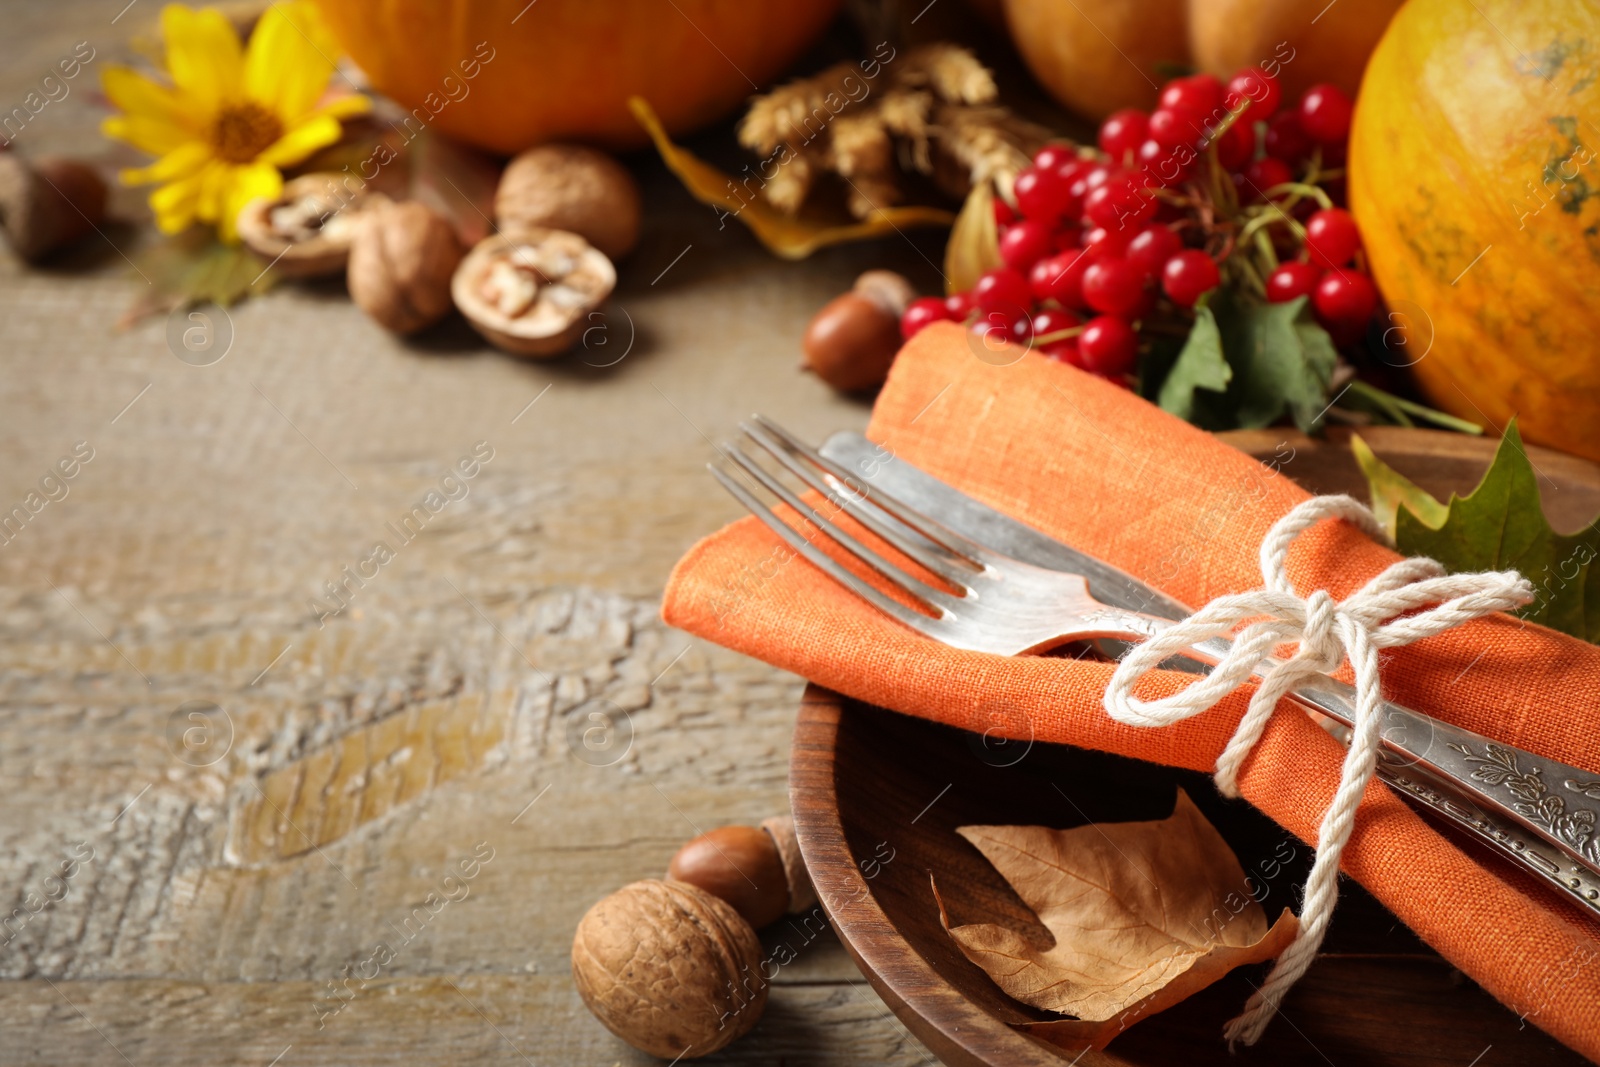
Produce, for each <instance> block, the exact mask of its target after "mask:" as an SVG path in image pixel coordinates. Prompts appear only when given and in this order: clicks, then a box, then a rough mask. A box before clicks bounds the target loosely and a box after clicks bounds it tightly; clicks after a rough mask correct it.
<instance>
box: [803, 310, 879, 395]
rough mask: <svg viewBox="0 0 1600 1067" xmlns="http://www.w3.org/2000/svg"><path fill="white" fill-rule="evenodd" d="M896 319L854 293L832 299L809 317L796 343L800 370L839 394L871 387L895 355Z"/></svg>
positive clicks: (877, 382) (876, 383) (865, 390)
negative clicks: (803, 333) (826, 384)
mask: <svg viewBox="0 0 1600 1067" xmlns="http://www.w3.org/2000/svg"><path fill="white" fill-rule="evenodd" d="M900 340H901V339H900V320H899V318H898V316H895V315H892V314H890V313H889V312H888V311H887V310H885V309H884V307H883V305H882V304H880V303H878V302H877V301H876V300H873V299H871V298H869V297H866V296H863V295H861V294H860V293H858V292H854V291H852V292H848V293H845V294H844V295H843V296H836V297H834V298H833V299H832V300H830V301H828V303H826V304H824V305H823V307H822V310H821V311H819V312H817V313H816V315H815V316H814V317H813V318H812V320H811V324H810V325H809V326H807V327H806V332H805V336H804V337H803V338H802V339H801V341H800V347H801V350H802V351H803V352H804V353H805V359H804V360H803V362H802V363H801V366H803V367H805V368H806V369H807V370H809V371H811V372H812V373H814V374H816V376H817V377H819V378H821V379H822V380H823V381H825V382H827V383H828V384H829V385H831V386H833V387H834V388H835V389H837V390H839V391H840V392H842V393H864V392H867V391H869V390H872V389H876V388H877V387H878V386H880V385H882V384H883V380H884V379H885V378H887V377H888V376H889V365H890V364H891V363H893V362H894V357H895V354H896V353H898V352H899V351H900Z"/></svg>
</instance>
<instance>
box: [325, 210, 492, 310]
mask: <svg viewBox="0 0 1600 1067" xmlns="http://www.w3.org/2000/svg"><path fill="white" fill-rule="evenodd" d="M374 199H376V198H374ZM462 254H463V252H462V248H461V242H460V241H459V240H457V239H456V232H455V229H454V228H453V227H452V226H451V225H450V223H449V222H447V221H445V219H444V217H443V216H441V215H439V214H438V213H436V212H434V211H433V210H432V209H430V208H428V207H426V206H424V205H422V204H419V203H417V202H416V201H405V202H403V203H395V202H393V201H387V200H379V201H378V202H376V203H373V204H371V205H370V206H367V207H364V208H363V209H362V212H361V217H360V221H359V224H358V225H357V226H356V230H355V234H354V236H353V238H352V239H351V242H350V264H349V267H348V268H347V271H346V275H345V279H346V281H347V283H348V284H349V287H350V296H351V298H352V299H353V300H355V302H356V304H357V305H358V306H359V307H360V308H361V310H362V311H365V312H366V313H367V314H368V315H371V316H372V317H373V318H374V319H376V320H377V322H378V324H379V325H380V326H382V327H383V328H384V329H387V330H392V331H394V332H395V333H414V332H416V331H417V330H420V329H422V328H423V327H424V326H428V325H431V324H433V323H435V322H437V321H439V320H440V319H441V318H443V317H444V315H445V313H446V312H448V311H449V310H450V306H451V305H450V278H451V275H453V274H454V273H455V269H456V265H457V264H459V263H460V262H461V257H462Z"/></svg>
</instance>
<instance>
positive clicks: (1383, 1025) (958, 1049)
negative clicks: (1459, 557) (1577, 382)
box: [790, 430, 1600, 1067]
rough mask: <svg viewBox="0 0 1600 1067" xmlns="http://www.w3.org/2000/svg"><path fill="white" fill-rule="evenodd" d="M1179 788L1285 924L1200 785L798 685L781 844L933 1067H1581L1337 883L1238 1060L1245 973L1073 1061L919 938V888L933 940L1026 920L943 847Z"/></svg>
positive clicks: (1242, 817) (1461, 457)
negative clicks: (971, 827) (1335, 907)
mask: <svg viewBox="0 0 1600 1067" xmlns="http://www.w3.org/2000/svg"><path fill="white" fill-rule="evenodd" d="M1228 436H1229V439H1230V440H1231V441H1232V442H1233V443H1235V444H1236V445H1238V446H1239V447H1241V448H1243V449H1244V450H1245V451H1248V452H1251V453H1252V454H1255V455H1272V454H1274V453H1275V452H1279V453H1280V454H1281V452H1280V445H1281V444H1282V443H1283V442H1285V441H1287V442H1288V443H1289V444H1290V445H1291V446H1292V447H1293V448H1294V449H1295V458H1294V459H1293V460H1292V461H1291V462H1289V463H1288V464H1287V465H1286V466H1285V467H1284V470H1285V471H1286V473H1288V474H1290V475H1291V476H1293V477H1295V478H1296V480H1297V481H1300V482H1301V484H1303V485H1305V486H1306V487H1307V488H1308V489H1312V490H1314V491H1317V492H1351V493H1352V494H1353V495H1356V496H1357V497H1358V498H1363V499H1364V498H1365V496H1366V492H1365V485H1364V483H1363V482H1362V480H1361V476H1360V473H1359V471H1357V469H1356V467H1355V465H1354V462H1353V461H1352V460H1351V459H1350V458H1349V457H1350V453H1349V450H1348V447H1347V443H1346V440H1345V439H1344V437H1343V436H1341V435H1335V436H1334V437H1332V438H1331V439H1330V440H1328V441H1312V440H1309V439H1306V438H1304V437H1300V436H1299V435H1293V434H1289V435H1285V434H1283V433H1281V432H1279V431H1260V432H1252V433H1247V434H1237V435H1228ZM1364 436H1365V437H1366V438H1367V440H1368V442H1369V443H1370V444H1371V445H1372V446H1373V449H1374V451H1376V452H1377V453H1378V454H1379V455H1380V456H1382V457H1383V458H1385V459H1386V460H1387V461H1389V462H1390V463H1391V464H1392V465H1394V466H1395V467H1396V468H1397V469H1399V470H1400V471H1401V472H1402V473H1404V474H1406V475H1407V476H1409V477H1411V478H1413V479H1414V480H1416V481H1417V482H1418V483H1420V484H1421V485H1423V486H1424V487H1425V488H1427V489H1429V490H1430V491H1433V492H1435V493H1440V494H1442V493H1447V492H1449V491H1451V490H1457V491H1461V492H1465V491H1467V490H1469V489H1470V488H1471V487H1472V485H1473V484H1474V483H1475V482H1476V480H1477V478H1478V477H1479V476H1480V475H1481V474H1482V471H1483V469H1484V467H1485V466H1486V464H1487V463H1488V460H1489V458H1490V456H1491V455H1492V454H1493V451H1494V443H1493V442H1492V441H1481V440H1475V439H1471V438H1465V437H1461V436H1457V435H1450V434H1442V433H1430V432H1426V431H1397V430H1377V431H1372V432H1368V433H1365V434H1364ZM1530 457H1531V459H1532V460H1533V462H1534V464H1535V465H1536V466H1537V467H1538V468H1539V469H1540V470H1541V472H1543V474H1545V475H1546V476H1547V478H1548V479H1549V481H1548V483H1547V484H1546V485H1545V486H1544V493H1545V500H1546V506H1547V509H1548V511H1549V512H1550V515H1551V519H1552V522H1554V523H1555V525H1556V527H1557V528H1558V529H1572V528H1576V527H1577V526H1578V525H1580V524H1581V523H1582V522H1583V521H1585V520H1586V519H1588V518H1590V517H1592V516H1593V515H1594V514H1595V513H1596V512H1600V468H1597V467H1596V466H1595V465H1594V464H1591V463H1588V462H1586V461H1582V460H1577V459H1573V458H1571V457H1567V456H1561V455H1557V454H1555V453H1551V452H1546V451H1543V450H1540V449H1530ZM1180 786H1181V787H1182V788H1184V789H1185V790H1187V791H1188V793H1189V795H1190V796H1191V797H1192V798H1193V799H1194V800H1195V802H1196V803H1197V804H1198V805H1199V806H1200V808H1201V810H1203V811H1204V812H1205V814H1206V817H1207V818H1209V819H1210V820H1211V821H1212V822H1213V823H1214V824H1215V825H1216V826H1217V828H1218V829H1219V830H1220V831H1221V832H1222V834H1223V836H1224V837H1226V838H1227V840H1228V843H1229V844H1230V845H1231V846H1232V847H1233V849H1234V851H1235V852H1236V854H1237V855H1238V857H1239V860H1240V862H1241V864H1242V865H1243V866H1244V868H1245V870H1246V871H1247V872H1250V873H1252V874H1253V875H1256V876H1257V879H1258V885H1259V886H1261V887H1262V888H1261V889H1260V890H1258V891H1260V892H1262V893H1263V894H1264V895H1263V898H1262V902H1263V905H1264V907H1265V908H1266V909H1267V911H1268V913H1269V914H1274V915H1275V914H1276V913H1277V912H1278V911H1279V910H1280V909H1281V908H1282V907H1284V906H1285V904H1289V903H1293V904H1295V905H1296V906H1298V900H1297V898H1296V893H1297V890H1298V887H1299V886H1300V885H1301V884H1302V883H1303V880H1304V877H1305V874H1306V871H1307V870H1308V869H1309V865H1310V850H1309V849H1308V848H1306V847H1305V846H1304V845H1303V844H1301V843H1300V842H1298V841H1295V840H1293V839H1292V838H1290V837H1288V836H1287V835H1286V834H1285V833H1284V831H1282V830H1281V829H1279V828H1278V827H1277V826H1276V825H1275V824H1273V823H1272V822H1271V821H1270V820H1268V819H1267V818H1265V817H1264V816H1262V815H1260V814H1259V813H1258V812H1256V811H1255V810H1254V809H1253V808H1250V807H1249V806H1248V805H1245V804H1243V803H1241V802H1229V801H1225V800H1223V799H1222V798H1221V797H1220V796H1219V795H1218V794H1217V793H1216V790H1215V788H1214V787H1213V786H1212V785H1211V782H1210V779H1209V778H1208V777H1207V776H1205V775H1201V774H1195V773H1191V772H1184V771H1176V770H1173V769H1171V768H1166V767H1161V766H1157V765H1155V764H1149V763H1143V762H1140V761H1136V760H1129V759H1124V758H1121V757H1117V756H1110V755H1104V754H1100V753H1094V752H1087V751H1083V750H1079V749H1074V748H1069V747H1067V746H1061V745H1047V744H1034V745H1026V744H1023V743H1021V742H1009V743H997V742H995V741H993V740H989V741H986V740H985V739H984V738H982V737H980V736H978V735H976V734H970V733H966V732H964V731H959V730H954V729H951V728H949V727H944V726H940V725H938V724H935V723H930V722H927V721H925V720H921V719H917V718H913V717H910V716H905V715H899V714H896V713H894V712H890V711H885V710H882V709H879V708H873V707H870V706H867V705H863V704H858V703H855V702H853V701H849V700H846V699H844V698H841V697H839V696H837V695H836V694H833V693H829V692H827V691H825V690H822V689H819V688H817V687H815V686H813V687H811V688H810V689H809V690H807V693H806V696H805V700H804V702H803V704H802V707H801V709H800V716H799V721H798V724H797V725H796V728H795V736H794V748H793V754H792V756H791V763H790V798H791V802H792V804H793V808H794V817H795V824H796V827H797V830H798V833H799V838H800V847H801V850H802V852H803V853H804V855H805V860H806V865H807V867H808V868H809V870H810V871H811V875H812V878H813V880H814V881H815V882H816V883H817V887H818V890H819V894H820V896H821V898H822V902H823V905H824V906H825V907H826V909H827V910H828V912H829V914H830V916H831V917H832V919H833V923H834V927H835V929H836V930H837V932H838V934H839V937H840V939H841V940H842V941H843V942H844V944H845V946H846V948H847V949H848V950H849V951H850V953H851V955H852V956H853V957H854V958H855V960H856V963H857V964H858V965H859V966H860V968H861V970H862V973H864V974H865V975H866V976H867V978H868V979H869V980H870V981H871V983H872V985H873V987H874V988H875V989H876V990H877V991H878V994H879V995H880V996H881V997H883V999H884V1001H885V1002H887V1003H888V1004H889V1006H890V1007H891V1008H893V1009H894V1011H895V1013H896V1014H897V1015H898V1016H899V1017H900V1019H901V1020H902V1021H903V1022H904V1023H905V1024H906V1026H907V1027H908V1028H909V1029H910V1030H911V1031H912V1032H913V1033H915V1034H916V1035H917V1037H918V1038H920V1039H921V1040H922V1042H923V1043H924V1044H926V1045H927V1046H928V1047H929V1048H930V1049H932V1050H933V1051H934V1053H936V1054H937V1055H938V1056H939V1057H940V1058H941V1059H942V1060H944V1062H945V1063H947V1064H951V1065H960V1067H969V1065H978V1064H984V1065H1002V1064H1003V1065H1005V1067H1032V1065H1039V1067H1060V1065H1061V1064H1063V1063H1069V1062H1076V1063H1078V1064H1081V1065H1083V1067H1113V1065H1118V1067H1120V1065H1156V1064H1162V1065H1168V1064H1183V1065H1188V1064H1196V1065H1203V1064H1212V1063H1215V1064H1273V1065H1285V1067H1292V1065H1300V1064H1305V1065H1316V1067H1327V1065H1329V1064H1335V1065H1340V1067H1343V1065H1345V1064H1386V1065H1395V1067H1400V1065H1406V1067H1412V1065H1415V1067H1424V1065H1426V1067H1467V1065H1469V1064H1475V1063H1479V1062H1480V1059H1479V1058H1480V1057H1484V1056H1485V1053H1486V1052H1488V1056H1487V1057H1486V1058H1485V1059H1483V1060H1482V1061H1481V1062H1483V1063H1485V1064H1500V1063H1514V1064H1518V1065H1526V1067H1534V1065H1544V1064H1578V1063H1583V1062H1585V1061H1584V1060H1583V1059H1582V1058H1581V1057H1579V1056H1578V1055H1576V1054H1575V1053H1573V1052H1571V1051H1570V1050H1567V1049H1565V1048H1563V1047H1562V1046H1561V1045H1559V1044H1558V1043H1557V1042H1555V1041H1554V1040H1553V1039H1551V1038H1549V1037H1548V1036H1546V1035H1545V1034H1543V1033H1542V1032H1540V1031H1539V1030H1538V1029H1536V1028H1535V1027H1534V1026H1533V1025H1529V1024H1528V1023H1525V1022H1524V1021H1522V1020H1519V1019H1518V1018H1517V1016H1516V1015H1514V1014H1513V1013H1511V1012H1510V1011H1508V1010H1507V1009H1505V1008H1504V1007H1502V1006H1500V1005H1499V1004H1498V1003H1497V1002H1496V1001H1494V1000H1493V999H1492V998H1491V997H1489V996H1488V994H1486V993H1484V992H1483V991H1482V990H1481V989H1479V988H1478V987H1477V986H1476V985H1474V984H1473V983H1472V982H1471V981H1470V980H1468V979H1466V978H1465V977H1464V976H1463V975H1461V974H1460V972H1458V971H1456V970H1455V969H1454V968H1452V967H1451V966H1450V965H1449V964H1448V963H1446V962H1445V961H1444V960H1443V959H1441V958H1440V957H1439V956H1438V955H1437V954H1436V953H1434V952H1433V951H1432V950H1430V949H1428V948H1427V946H1425V945H1424V944H1422V943H1421V942H1420V941H1419V940H1418V939H1417V938H1416V937H1415V936H1414V935H1412V934H1411V933H1410V931H1409V930H1407V929H1406V928H1405V927H1404V926H1402V925H1401V924H1400V923H1399V921H1398V920H1396V919H1395V918H1394V916H1393V915H1391V914H1390V913H1389V912H1388V911H1387V910H1386V909H1384V908H1383V907H1382V905H1380V904H1378V903H1377V901H1376V900H1374V899H1373V898H1372V897H1371V896H1370V895H1368V894H1367V893H1366V892H1365V891H1363V890H1362V889H1361V888H1360V887H1359V886H1358V885H1356V884H1355V883H1354V882H1352V881H1349V880H1346V881H1345V882H1344V883H1343V887H1342V894H1341V898H1340V904H1339V911H1338V913H1337V915H1336V917H1335V920H1334V923H1333V926H1332V928H1331V930H1330V933H1329V936H1328V938H1327V940H1326V941H1325V942H1324V945H1323V955H1322V956H1321V957H1320V958H1319V959H1318V961H1317V963H1316V965H1315V966H1313V967H1312V969H1311V971H1310V972H1309V973H1308V974H1307V975H1306V976H1305V978H1303V979H1302V980H1301V982H1300V983H1299V985H1298V986H1296V988H1295V989H1294V991H1293V992H1292V993H1291V995H1290V997H1289V998H1288V1000H1287V1002H1286V1003H1285V1005H1284V1010H1283V1013H1282V1016H1281V1017H1280V1018H1279V1019H1278V1020H1277V1021H1275V1022H1274V1024H1273V1025H1272V1027H1271V1028H1270V1029H1269V1030H1268V1032H1267V1035H1266V1037H1265V1038H1263V1040H1262V1041H1261V1043H1260V1044H1258V1045H1256V1046H1255V1047H1254V1048H1251V1049H1242V1050H1241V1051H1240V1053H1239V1054H1238V1055H1237V1056H1230V1055H1229V1053H1228V1051H1227V1049H1226V1047H1225V1045H1224V1044H1223V1042H1222V1040H1221V1031H1222V1025H1223V1023H1224V1022H1225V1021H1226V1020H1227V1019H1229V1018H1231V1017H1232V1015H1233V1014H1235V1013H1236V1012H1237V1011H1238V1009H1239V1008H1240V1007H1241V1006H1243V1004H1244V1002H1245V1000H1246V999H1247V998H1248V996H1249V994H1250V991H1251V984H1250V983H1253V982H1259V981H1260V979H1261V976H1262V975H1263V974H1264V973H1265V966H1259V967H1253V968H1244V969H1241V970H1239V971H1236V972H1234V973H1233V974H1231V975H1229V976H1228V977H1227V978H1225V979H1223V980H1222V981H1220V982H1218V983H1216V984H1215V985H1213V986H1211V987H1210V988H1209V989H1206V990H1204V991H1203V992H1201V993H1200V994H1198V995H1196V996H1194V997H1192V998H1190V999H1189V1000H1187V1001H1185V1002H1183V1003H1182V1004H1179V1005H1177V1006H1176V1007H1174V1008H1171V1009H1169V1010H1167V1011H1166V1012H1163V1013H1161V1014H1159V1015H1156V1016H1154V1017H1152V1018H1150V1019H1147V1020H1144V1021H1142V1022H1140V1023H1139V1024H1138V1025H1136V1026H1133V1027H1132V1028H1130V1029H1129V1030H1128V1031H1127V1032H1126V1033H1124V1034H1121V1035H1119V1036H1118V1037H1117V1039H1116V1040H1115V1042H1113V1044H1112V1045H1111V1047H1110V1048H1109V1049H1107V1050H1105V1051H1103V1052H1092V1051H1091V1052H1087V1053H1084V1054H1082V1055H1081V1057H1079V1058H1078V1059H1076V1060H1074V1059H1073V1055H1074V1054H1063V1053H1062V1052H1061V1051H1060V1050H1058V1049H1056V1048H1054V1047H1053V1046H1050V1045H1048V1044H1046V1043H1044V1042H1042V1041H1039V1040H1036V1039H1034V1038H1031V1037H1028V1036H1027V1035H1025V1034H1023V1033H1021V1032H1019V1031H1018V1030H1016V1029H1014V1028H1013V1026H1012V1025H1011V1024H1013V1023H1017V1022H1023V1021H1026V1020H1030V1019H1042V1018H1047V1017H1048V1016H1047V1015H1046V1013H1043V1012H1038V1011H1035V1010H1034V1009H1031V1008H1028V1007H1026V1006H1025V1005H1022V1004H1019V1003H1018V1002H1016V1001H1013V1000H1011V999H1010V998H1009V997H1007V996H1006V995H1005V994H1004V993H1002V992H1001V991H1000V990H999V988H998V987H997V986H995V985H994V983H993V982H991V981H990V980H989V978H988V976H987V975H985V974H984V973H983V972H982V971H981V970H979V969H978V968H977V967H976V966H975V965H974V964H972V963H971V962H969V961H968V960H967V959H966V957H965V956H963V955H962V954H961V952H960V951H959V950H958V949H957V948H956V946H955V945H954V943H953V942H952V941H951V940H950V938H949V936H948V935H947V934H946V933H945V932H944V930H943V929H942V928H941V926H940V924H939V916H938V911H937V909H936V907H935V905H934V901H933V893H932V890H931V888H930V885H929V876H930V872H931V873H934V874H937V876H938V883H939V890H940V892H941V894H942V895H943V897H944V899H945V903H946V905H947V906H948V907H949V909H950V917H951V921H952V923H955V924H960V923H964V922H974V921H985V920H987V921H994V917H995V916H1003V917H1007V918H1009V919H1010V920H1011V921H1013V922H1015V923H1019V924H1033V923H1034V922H1035V920H1034V918H1033V916H1032V913H1031V912H1030V911H1029V910H1028V909H1027V907H1026V906H1024V905H1023V904H1022V902H1021V901H1020V900H1019V899H1018V898H1017V897H1016V895H1015V894H1014V893H1013V892H1012V891H1011V889H1010V888H1009V887H1008V886H1007V885H1006V884H1005V882H1004V881H1003V880H1002V879H1001V878H1000V876H999V875H998V874H997V873H996V872H995V871H994V869H993V868H992V867H990V866H989V864H988V862H987V861H985V860H984V859H983V857H982V856H981V855H980V854H979V853H978V852H977V850H975V849H973V848H972V847H971V846H969V845H968V844H967V843H966V842H965V841H963V840H962V839H961V838H960V837H958V836H957V835H956V833H955V828H956V827H958V826H963V825H967V824H969V823H1033V824H1044V825H1050V826H1059V827H1067V826H1074V825H1079V824H1082V823H1085V822H1113V821H1127V820H1134V819H1155V818H1164V817H1165V816H1166V815H1168V814H1169V813H1170V812H1171V810H1172V805H1173V800H1174V796H1175V793H1176V790H1177V788H1178V787H1180ZM1291 853H1292V855H1290V854H1291ZM1285 857H1288V858H1287V859H1285ZM1274 861H1277V862H1274ZM1269 871H1270V872H1271V874H1270V877H1269V876H1268V874H1267V872H1269ZM1441 906H1448V904H1447V902H1444V901H1442V902H1441ZM1491 1046H1492V1052H1490V1051H1489V1050H1490V1048H1491Z"/></svg>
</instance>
